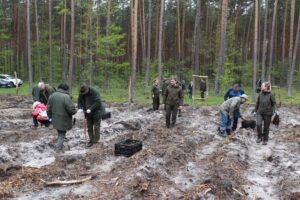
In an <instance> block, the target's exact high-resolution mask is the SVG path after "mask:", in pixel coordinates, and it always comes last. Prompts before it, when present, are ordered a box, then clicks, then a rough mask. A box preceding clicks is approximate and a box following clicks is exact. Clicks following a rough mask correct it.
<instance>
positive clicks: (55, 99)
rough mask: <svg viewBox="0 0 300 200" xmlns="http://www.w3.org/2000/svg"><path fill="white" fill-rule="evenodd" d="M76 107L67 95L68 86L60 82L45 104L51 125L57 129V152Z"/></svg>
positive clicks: (70, 125) (68, 128)
mask: <svg viewBox="0 0 300 200" xmlns="http://www.w3.org/2000/svg"><path fill="white" fill-rule="evenodd" d="M76 112H77V111H76V108H75V105H74V104H73V102H72V100H71V97H70V95H69V86H68V85H67V84H65V83H62V84H60V85H59V86H58V90H57V91H56V92H54V93H53V94H52V95H51V96H50V98H49V101H48V104H47V114H48V116H49V118H51V119H52V124H53V127H54V128H55V129H56V130H57V136H58V138H57V143H56V146H55V150H56V152H57V153H59V152H61V151H62V149H63V143H64V138H65V136H66V133H67V131H68V130H70V129H71V128H72V116H73V115H74V114H76Z"/></svg>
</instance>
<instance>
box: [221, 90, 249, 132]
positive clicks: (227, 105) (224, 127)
mask: <svg viewBox="0 0 300 200" xmlns="http://www.w3.org/2000/svg"><path fill="white" fill-rule="evenodd" d="M247 100H248V96H247V95H246V94H243V95H241V96H239V97H232V98H230V99H228V100H226V101H225V102H224V103H223V104H222V105H221V106H220V127H219V135H220V136H222V137H226V136H227V135H229V134H230V133H231V126H232V118H233V112H234V111H235V110H239V109H240V105H241V104H243V103H245V102H246V101H247ZM240 118H242V119H243V117H242V116H241V115H240Z"/></svg>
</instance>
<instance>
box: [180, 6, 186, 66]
mask: <svg viewBox="0 0 300 200" xmlns="http://www.w3.org/2000/svg"><path fill="white" fill-rule="evenodd" d="M185 18H186V1H183V2H182V28H181V30H182V31H181V56H180V57H181V60H184V56H185V48H184V47H185V23H186V22H185Z"/></svg>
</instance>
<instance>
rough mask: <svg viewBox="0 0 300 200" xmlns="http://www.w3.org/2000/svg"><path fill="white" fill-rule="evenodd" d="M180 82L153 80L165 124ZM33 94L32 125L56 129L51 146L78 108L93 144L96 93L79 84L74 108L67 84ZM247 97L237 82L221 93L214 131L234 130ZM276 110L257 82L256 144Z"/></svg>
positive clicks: (99, 111)
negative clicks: (221, 99)
mask: <svg viewBox="0 0 300 200" xmlns="http://www.w3.org/2000/svg"><path fill="white" fill-rule="evenodd" d="M183 84H184V82H180V81H178V80H177V78H176V77H172V78H170V79H164V80H163V87H162V90H161V89H160V85H159V80H158V79H157V80H154V82H153V88H152V99H153V110H158V109H159V105H160V95H161V94H162V96H163V103H164V105H165V107H164V110H165V112H166V114H165V117H166V118H165V119H166V127H167V128H172V127H174V126H175V123H176V118H177V115H178V113H179V114H180V112H181V111H182V109H183V99H184V92H183ZM32 97H33V101H34V103H33V111H32V117H33V126H34V128H37V127H38V126H39V123H40V124H41V126H43V125H44V126H46V127H48V126H49V125H50V124H52V125H53V127H54V128H55V129H56V130H57V135H58V139H57V143H56V146H55V149H56V151H57V152H60V151H62V149H63V142H64V139H65V136H66V132H67V131H68V130H70V129H71V128H72V125H73V124H72V118H73V115H75V114H76V113H77V111H78V109H82V110H83V113H84V118H85V120H86V124H87V130H88V136H89V143H88V147H90V146H92V145H94V144H96V143H97V142H98V141H99V139H100V124H101V116H102V115H104V114H105V109H104V107H103V104H102V102H101V98H100V94H99V92H98V91H97V90H96V89H94V88H92V87H90V86H88V85H86V84H82V85H81V86H80V88H79V96H78V104H77V108H76V107H75V105H74V103H73V101H72V99H71V96H70V94H69V86H68V85H67V84H66V83H61V84H60V85H59V86H58V88H57V90H56V89H55V88H54V87H52V86H51V85H49V84H45V83H44V82H40V83H38V85H37V86H35V87H34V88H33V90H32ZM247 100H248V96H247V95H246V94H245V93H244V91H243V90H242V89H241V88H240V85H239V84H238V83H236V84H234V85H233V87H232V88H230V89H229V90H228V91H227V92H226V93H225V95H224V103H222V105H221V106H220V124H219V128H218V134H219V135H220V136H222V137H226V136H228V135H230V134H231V132H232V131H235V130H236V128H237V124H238V119H239V118H241V119H242V120H245V119H244V117H243V115H242V113H241V112H240V106H241V105H242V104H244V103H245V102H246V101H247ZM275 110H276V101H275V97H274V95H273V94H272V93H271V85H270V83H269V82H264V83H262V85H261V92H260V94H259V96H258V99H257V102H256V106H255V110H254V111H253V115H255V116H256V118H257V119H256V124H257V127H256V128H257V136H258V138H257V143H260V142H262V143H263V144H264V145H266V144H267V142H268V137H269V127H270V124H271V121H272V120H271V119H272V116H273V115H274V113H275V114H276V112H275Z"/></svg>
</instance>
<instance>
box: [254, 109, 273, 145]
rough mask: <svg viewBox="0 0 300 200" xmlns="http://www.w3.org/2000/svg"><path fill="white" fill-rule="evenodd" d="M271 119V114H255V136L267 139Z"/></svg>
mask: <svg viewBox="0 0 300 200" xmlns="http://www.w3.org/2000/svg"><path fill="white" fill-rule="evenodd" d="M271 120H272V115H262V114H257V117H256V123H257V136H258V138H259V139H263V140H264V141H268V139H269V129H270V124H271ZM263 125H264V128H262V126H263Z"/></svg>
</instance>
